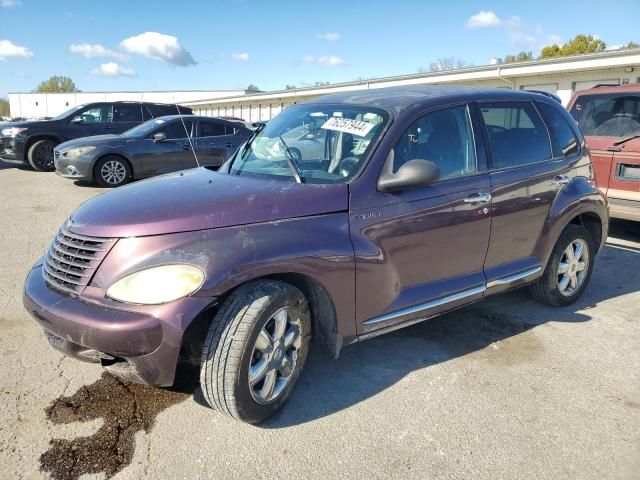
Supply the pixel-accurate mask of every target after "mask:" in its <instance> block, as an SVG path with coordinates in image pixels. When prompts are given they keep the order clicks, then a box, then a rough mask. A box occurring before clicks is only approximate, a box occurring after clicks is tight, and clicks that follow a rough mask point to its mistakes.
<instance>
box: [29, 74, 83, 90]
mask: <svg viewBox="0 0 640 480" xmlns="http://www.w3.org/2000/svg"><path fill="white" fill-rule="evenodd" d="M34 91H35V92H36V93H70V92H79V91H80V90H78V89H77V88H76V84H75V83H73V80H71V79H70V78H69V77H59V76H57V75H55V76H53V77H51V78H50V79H49V80H45V81H44V82H40V83H39V84H38V86H37V87H36V89H35V90H34Z"/></svg>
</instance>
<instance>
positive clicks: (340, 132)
mask: <svg viewBox="0 0 640 480" xmlns="http://www.w3.org/2000/svg"><path fill="white" fill-rule="evenodd" d="M387 120H388V114H387V112H385V111H384V110H381V109H377V108H365V107H357V106H352V105H337V106H334V105H298V106H294V107H290V108H287V109H286V110H284V111H282V112H281V113H280V114H279V115H277V116H276V117H275V118H274V119H273V120H271V121H270V122H269V123H267V124H266V126H265V127H264V129H263V130H262V131H260V132H259V133H258V134H257V135H256V136H255V137H254V138H253V139H252V140H251V141H250V142H248V143H247V144H246V145H245V146H243V147H242V148H240V150H239V151H238V153H237V154H236V156H235V157H233V158H232V159H231V160H230V161H229V162H228V163H227V165H226V166H224V167H223V168H222V169H221V170H220V171H221V172H227V173H229V174H231V175H248V176H254V177H262V178H274V179H279V180H286V181H293V180H296V181H297V177H298V176H299V177H300V180H301V181H303V182H308V183H341V182H345V181H347V180H349V179H351V178H353V177H354V176H355V175H356V173H357V172H359V171H360V169H361V168H362V167H363V166H364V164H365V163H366V161H367V159H368V156H369V153H370V151H371V150H372V147H373V145H374V144H375V142H376V140H377V139H378V137H379V136H380V134H381V132H382V130H383V129H384V126H385V124H386V122H387Z"/></svg>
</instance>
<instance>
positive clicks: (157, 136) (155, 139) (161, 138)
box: [153, 132, 167, 143]
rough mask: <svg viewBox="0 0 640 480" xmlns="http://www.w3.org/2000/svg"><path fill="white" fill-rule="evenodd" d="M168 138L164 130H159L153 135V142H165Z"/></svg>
mask: <svg viewBox="0 0 640 480" xmlns="http://www.w3.org/2000/svg"><path fill="white" fill-rule="evenodd" d="M166 139H167V135H166V134H165V133H164V132H158V133H156V134H155V135H154V136H153V143H160V142H164V141H165V140H166Z"/></svg>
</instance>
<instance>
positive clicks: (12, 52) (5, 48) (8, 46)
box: [0, 40, 33, 60]
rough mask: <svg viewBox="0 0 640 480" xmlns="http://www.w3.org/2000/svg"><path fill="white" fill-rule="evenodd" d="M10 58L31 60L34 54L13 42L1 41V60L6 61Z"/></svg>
mask: <svg viewBox="0 0 640 480" xmlns="http://www.w3.org/2000/svg"><path fill="white" fill-rule="evenodd" d="M9 57H20V58H31V57H33V52H32V51H31V50H29V49H28V48H27V47H21V46H20V45H16V44H15V43H13V42H12V41H11V40H0V60H6V59H7V58H9Z"/></svg>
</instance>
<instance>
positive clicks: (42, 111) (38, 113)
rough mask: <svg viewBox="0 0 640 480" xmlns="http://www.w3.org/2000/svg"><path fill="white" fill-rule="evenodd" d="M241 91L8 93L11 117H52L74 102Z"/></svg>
mask: <svg viewBox="0 0 640 480" xmlns="http://www.w3.org/2000/svg"><path fill="white" fill-rule="evenodd" d="M242 95H244V90H198V91H195V90H194V91H155V92H153V91H152V92H131V91H129V92H76V93H9V106H10V109H11V116H12V117H23V118H28V119H31V118H47V117H55V116H56V115H59V114H60V113H63V112H64V111H66V110H69V109H70V108H73V107H75V106H76V105H83V104H85V103H93V102H114V101H139V102H157V103H179V104H185V103H187V102H192V101H194V100H199V99H202V98H209V99H219V98H223V97H234V98H237V97H239V96H242Z"/></svg>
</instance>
